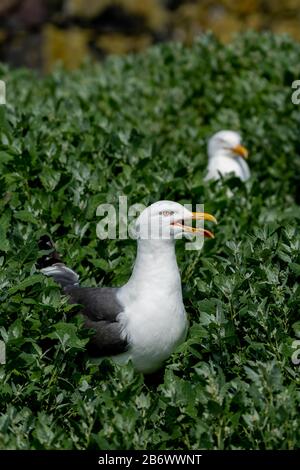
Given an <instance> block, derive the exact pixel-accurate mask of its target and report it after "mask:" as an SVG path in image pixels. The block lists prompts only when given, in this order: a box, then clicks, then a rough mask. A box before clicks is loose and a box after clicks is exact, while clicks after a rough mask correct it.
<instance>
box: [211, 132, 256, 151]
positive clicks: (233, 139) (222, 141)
mask: <svg viewBox="0 0 300 470" xmlns="http://www.w3.org/2000/svg"><path fill="white" fill-rule="evenodd" d="M207 150H208V156H209V158H213V157H214V156H216V155H220V154H222V155H224V156H227V157H232V158H236V157H243V158H247V157H248V150H247V149H246V148H245V147H243V146H242V145H241V136H240V134H238V133H237V132H234V131H220V132H217V133H216V134H214V135H213V136H212V137H211V138H210V139H209V141H208V147H207Z"/></svg>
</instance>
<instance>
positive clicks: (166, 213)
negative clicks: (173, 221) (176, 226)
mask: <svg viewBox="0 0 300 470" xmlns="http://www.w3.org/2000/svg"><path fill="white" fill-rule="evenodd" d="M159 215H163V216H164V217H170V216H171V215H174V212H173V211H160V213H159Z"/></svg>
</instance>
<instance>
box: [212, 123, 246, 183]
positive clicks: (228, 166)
mask: <svg viewBox="0 0 300 470" xmlns="http://www.w3.org/2000/svg"><path fill="white" fill-rule="evenodd" d="M241 140H242V139H241V136H240V134H238V133H237V132H234V131H225V130H224V131H220V132H217V133H216V134H214V135H213V136H212V137H211V138H210V139H209V142H208V146H207V151H208V165H207V174H206V177H205V180H206V181H207V180H217V179H220V178H221V176H225V175H227V174H229V173H233V174H234V175H235V176H237V177H238V178H240V180H242V181H247V180H248V179H249V178H250V170H249V166H248V164H247V162H246V159H247V158H248V150H247V149H246V148H245V147H244V146H243V145H242V144H241Z"/></svg>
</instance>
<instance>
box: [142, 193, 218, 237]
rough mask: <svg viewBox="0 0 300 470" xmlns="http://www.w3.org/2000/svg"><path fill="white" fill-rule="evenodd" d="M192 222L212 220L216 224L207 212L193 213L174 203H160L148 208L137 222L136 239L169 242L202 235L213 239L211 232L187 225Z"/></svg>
mask: <svg viewBox="0 0 300 470" xmlns="http://www.w3.org/2000/svg"><path fill="white" fill-rule="evenodd" d="M192 220H203V221H204V220H210V221H212V222H215V223H216V219H215V218H214V216H212V215H210V214H207V213H205V212H191V211H189V210H188V209H186V208H185V207H184V206H182V205H181V204H178V203H177V202H173V201H158V202H155V203H154V204H152V205H151V206H149V207H147V208H146V209H145V210H144V211H143V212H142V213H141V214H140V216H139V217H138V219H137V220H136V225H135V232H136V238H138V239H143V240H169V239H176V238H180V237H181V235H186V234H191V233H193V234H195V235H197V234H202V235H203V236H205V237H209V238H213V237H214V236H213V234H212V233H211V232H210V231H209V230H205V229H204V228H201V227H197V228H194V227H192V226H191V225H186V223H187V222H192Z"/></svg>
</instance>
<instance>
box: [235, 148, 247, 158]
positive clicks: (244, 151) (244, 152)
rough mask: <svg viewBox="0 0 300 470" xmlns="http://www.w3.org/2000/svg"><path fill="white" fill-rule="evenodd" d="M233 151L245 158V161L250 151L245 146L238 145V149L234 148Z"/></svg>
mask: <svg viewBox="0 0 300 470" xmlns="http://www.w3.org/2000/svg"><path fill="white" fill-rule="evenodd" d="M231 150H232V152H233V153H235V154H236V155H238V156H239V157H243V158H245V159H247V158H248V150H247V149H246V147H244V146H243V145H237V146H236V147H232V149H231Z"/></svg>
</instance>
